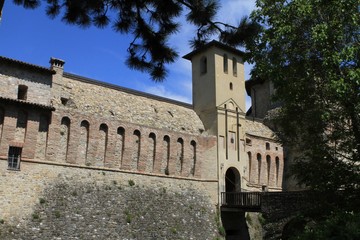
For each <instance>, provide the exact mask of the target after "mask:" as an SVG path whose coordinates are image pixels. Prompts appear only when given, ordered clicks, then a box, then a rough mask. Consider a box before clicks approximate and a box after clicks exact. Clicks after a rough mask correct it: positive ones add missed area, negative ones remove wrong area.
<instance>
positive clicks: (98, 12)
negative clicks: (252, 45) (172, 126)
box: [13, 0, 257, 81]
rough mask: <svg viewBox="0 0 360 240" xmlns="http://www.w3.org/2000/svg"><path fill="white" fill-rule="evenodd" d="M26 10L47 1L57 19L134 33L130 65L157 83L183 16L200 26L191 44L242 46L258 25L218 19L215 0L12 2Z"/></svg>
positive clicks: (172, 56) (169, 60) (169, 58)
mask: <svg viewBox="0 0 360 240" xmlns="http://www.w3.org/2000/svg"><path fill="white" fill-rule="evenodd" d="M13 1H14V3H15V4H17V5H21V6H23V7H25V8H29V9H34V8H37V7H38V6H39V5H40V3H41V2H44V3H45V4H46V6H47V7H46V13H47V15H48V16H49V17H51V18H55V17H57V16H58V15H62V20H63V21H64V22H65V23H68V24H73V25H78V26H80V27H89V26H91V25H94V26H96V27H99V28H104V27H106V26H108V25H111V27H112V28H113V30H114V31H116V32H119V33H120V34H130V35H132V36H133V40H132V41H131V42H130V43H129V47H128V53H129V54H128V57H127V61H126V63H127V65H128V66H129V67H130V68H134V69H137V70H140V71H144V72H148V73H150V75H151V77H152V79H153V80H155V81H162V80H164V79H165V77H166V73H167V69H166V64H169V63H172V62H174V61H175V59H176V58H177V57H178V54H177V52H176V51H175V50H174V47H172V46H171V45H170V43H169V42H168V40H169V37H170V36H171V35H173V34H176V33H177V32H178V30H179V26H180V23H179V18H178V17H179V16H180V15H181V14H185V16H186V20H187V22H188V23H189V24H193V25H194V26H196V27H197V32H196V33H195V34H194V35H195V37H194V39H192V40H191V41H190V42H191V45H192V47H194V48H199V47H201V46H203V45H204V44H205V43H207V42H208V41H209V40H210V39H211V38H212V37H214V35H217V36H218V38H219V39H220V40H222V41H224V42H227V43H229V44H233V45H234V44H236V45H239V44H240V45H241V44H243V43H244V42H245V41H246V40H247V39H248V38H249V36H250V35H251V34H252V33H255V32H256V30H257V25H255V24H253V23H251V22H250V21H248V19H247V18H246V17H245V18H243V19H242V20H241V21H240V23H239V25H238V26H231V25H228V24H225V23H222V22H217V21H215V17H216V13H217V11H218V9H219V2H218V1H217V0H166V1H159V0H131V1H130V0H86V1H82V0H43V1H41V0H13Z"/></svg>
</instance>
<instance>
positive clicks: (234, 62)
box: [232, 57, 237, 77]
mask: <svg viewBox="0 0 360 240" xmlns="http://www.w3.org/2000/svg"><path fill="white" fill-rule="evenodd" d="M232 68H233V75H234V76H235V77H237V60H236V58H235V57H233V59H232Z"/></svg>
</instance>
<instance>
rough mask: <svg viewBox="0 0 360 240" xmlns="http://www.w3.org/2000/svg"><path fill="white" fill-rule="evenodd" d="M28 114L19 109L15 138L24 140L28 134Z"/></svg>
mask: <svg viewBox="0 0 360 240" xmlns="http://www.w3.org/2000/svg"><path fill="white" fill-rule="evenodd" d="M27 120H28V114H27V112H25V111H23V110H19V112H18V116H17V121H16V130H15V140H16V141H20V142H24V141H25V135H26V127H27Z"/></svg>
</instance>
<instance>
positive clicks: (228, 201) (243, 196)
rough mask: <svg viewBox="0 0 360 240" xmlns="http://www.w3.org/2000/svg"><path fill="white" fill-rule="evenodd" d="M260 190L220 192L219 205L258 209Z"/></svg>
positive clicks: (259, 206) (259, 205)
mask: <svg viewBox="0 0 360 240" xmlns="http://www.w3.org/2000/svg"><path fill="white" fill-rule="evenodd" d="M261 196H262V192H222V193H221V206H223V207H230V208H243V209H246V210H258V209H260V208H261Z"/></svg>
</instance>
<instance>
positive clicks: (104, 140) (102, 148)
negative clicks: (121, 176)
mask: <svg viewBox="0 0 360 240" xmlns="http://www.w3.org/2000/svg"><path fill="white" fill-rule="evenodd" d="M108 131H109V128H108V126H107V125H106V124H105V123H102V124H101V125H100V127H99V141H98V149H97V154H96V163H95V164H96V166H100V167H103V166H104V165H105V159H106V150H107V144H108Z"/></svg>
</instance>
